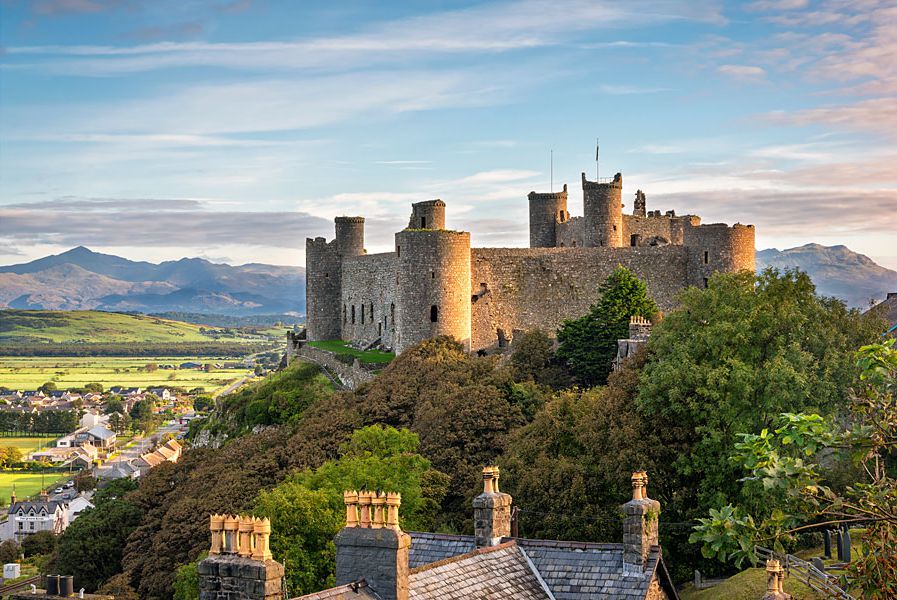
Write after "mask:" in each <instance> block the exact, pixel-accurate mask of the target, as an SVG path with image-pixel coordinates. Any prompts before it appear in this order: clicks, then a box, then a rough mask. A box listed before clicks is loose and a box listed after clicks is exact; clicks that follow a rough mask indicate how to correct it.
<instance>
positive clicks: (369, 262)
mask: <svg viewBox="0 0 897 600" xmlns="http://www.w3.org/2000/svg"><path fill="white" fill-rule="evenodd" d="M397 269H398V259H397V257H396V254H395V252H387V253H383V254H371V255H364V256H354V257H348V258H345V259H343V266H342V281H343V286H342V294H341V296H340V299H339V312H340V322H341V325H340V333H339V335H337V336H334V337H333V338H330V339H342V340H346V341H351V340H363V341H365V342H367V343H371V342H374V341H376V340H378V339H379V340H380V341H381V343H382V344H383V345H384V346H387V347H390V348H392V347H393V346H394V343H395V339H394V338H395V331H396V326H395V322H394V321H395V314H396V303H397V299H396V292H397V290H398V285H397V281H396V271H397Z"/></svg>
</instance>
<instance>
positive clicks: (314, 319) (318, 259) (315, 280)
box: [305, 237, 342, 340]
mask: <svg viewBox="0 0 897 600" xmlns="http://www.w3.org/2000/svg"><path fill="white" fill-rule="evenodd" d="M341 272H342V265H341V261H340V257H339V254H338V252H337V244H336V241H333V242H330V243H329V244H328V243H327V241H326V240H325V239H324V238H322V237H319V238H315V239H311V238H309V239H307V240H306V241H305V313H306V332H307V333H306V335H307V336H308V339H309V340H333V339H338V338H339V336H340V312H339V303H340V281H341Z"/></svg>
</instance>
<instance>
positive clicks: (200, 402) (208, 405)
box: [193, 396, 215, 412]
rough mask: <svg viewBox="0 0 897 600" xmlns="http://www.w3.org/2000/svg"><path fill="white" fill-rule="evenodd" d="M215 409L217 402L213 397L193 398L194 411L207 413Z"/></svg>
mask: <svg viewBox="0 0 897 600" xmlns="http://www.w3.org/2000/svg"><path fill="white" fill-rule="evenodd" d="M214 407H215V400H213V399H212V397H211V396H196V397H194V398H193V410H195V411H196V412H206V411H208V410H211V409H212V408H214Z"/></svg>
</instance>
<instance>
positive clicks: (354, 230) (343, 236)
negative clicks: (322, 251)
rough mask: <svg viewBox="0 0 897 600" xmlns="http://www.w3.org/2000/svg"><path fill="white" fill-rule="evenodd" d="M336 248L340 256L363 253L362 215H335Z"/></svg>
mask: <svg viewBox="0 0 897 600" xmlns="http://www.w3.org/2000/svg"><path fill="white" fill-rule="evenodd" d="M334 222H335V223H336V249H337V252H338V253H339V255H340V256H360V255H362V254H364V217H337V218H336V219H334Z"/></svg>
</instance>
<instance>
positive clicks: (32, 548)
mask: <svg viewBox="0 0 897 600" xmlns="http://www.w3.org/2000/svg"><path fill="white" fill-rule="evenodd" d="M57 542H58V538H57V537H56V535H55V534H54V533H53V532H52V531H36V532H34V533H32V534H31V535H27V536H25V539H24V540H22V551H23V552H24V553H25V557H26V558H31V557H32V556H37V555H46V554H51V553H52V552H53V551H54V550H56V544H57Z"/></svg>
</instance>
